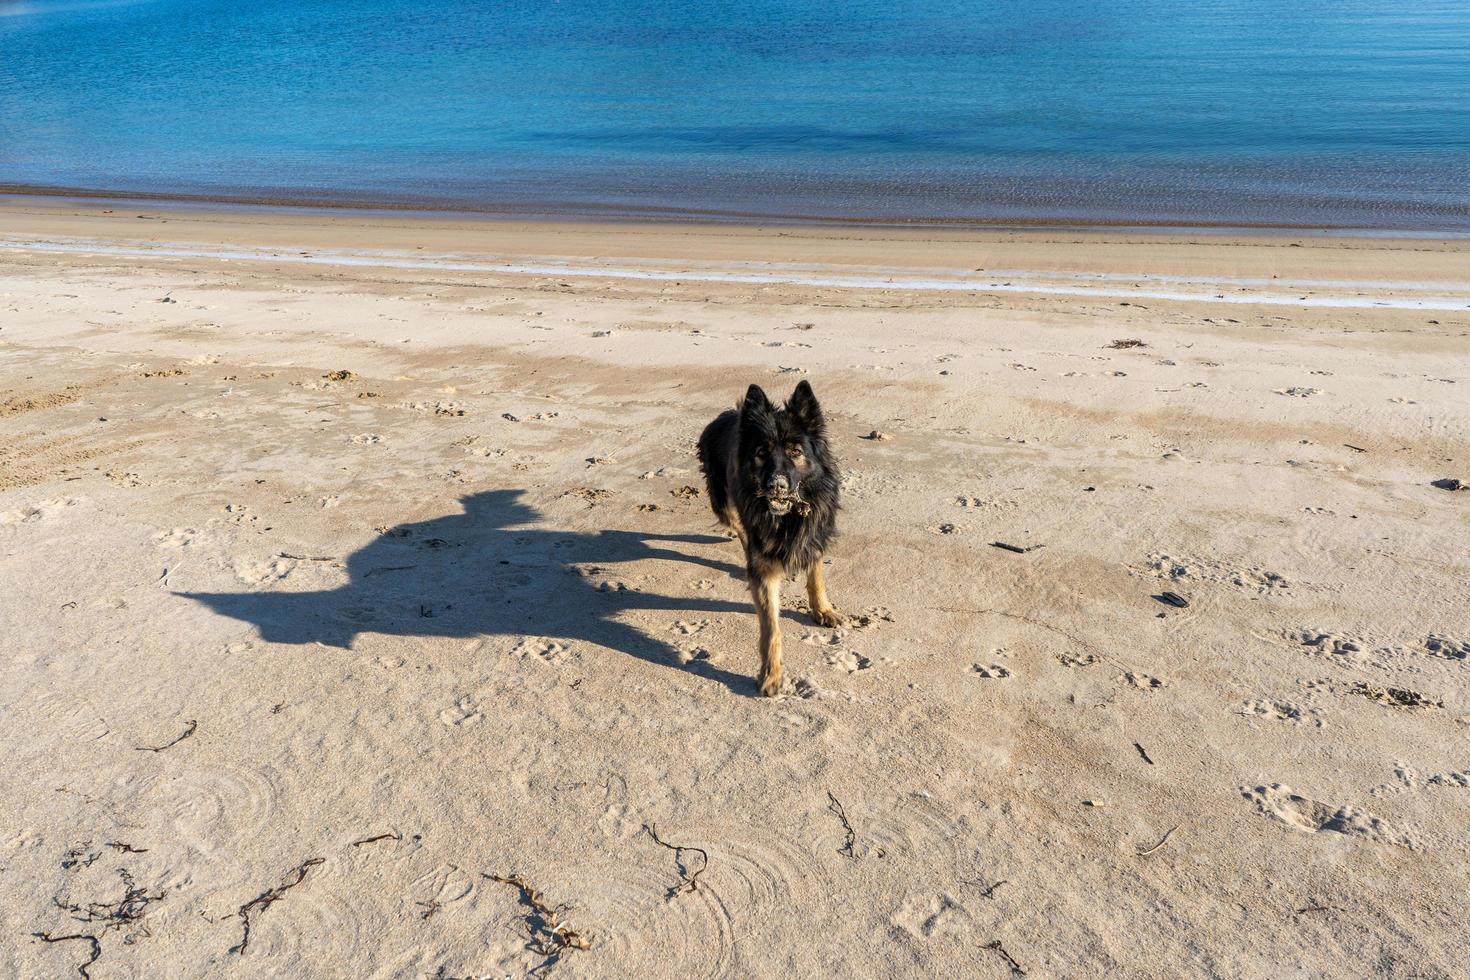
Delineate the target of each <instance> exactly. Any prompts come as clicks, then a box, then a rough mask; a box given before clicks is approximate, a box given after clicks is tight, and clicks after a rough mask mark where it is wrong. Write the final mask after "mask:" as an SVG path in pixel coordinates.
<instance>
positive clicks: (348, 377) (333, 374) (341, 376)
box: [322, 369, 357, 381]
mask: <svg viewBox="0 0 1470 980" xmlns="http://www.w3.org/2000/svg"><path fill="white" fill-rule="evenodd" d="M322 377H324V378H326V379H327V380H328V381H356V380H357V375H355V374H353V373H352V372H351V371H348V370H345V369H344V370H341V371H328V372H327V373H326V374H324V375H322Z"/></svg>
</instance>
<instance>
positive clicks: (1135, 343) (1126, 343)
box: [1105, 303, 1148, 350]
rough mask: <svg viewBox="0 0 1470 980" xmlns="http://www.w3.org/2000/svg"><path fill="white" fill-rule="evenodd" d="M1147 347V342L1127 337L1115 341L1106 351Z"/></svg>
mask: <svg viewBox="0 0 1470 980" xmlns="http://www.w3.org/2000/svg"><path fill="white" fill-rule="evenodd" d="M1120 305H1122V306H1127V305H1128V304H1127V303H1123V304H1120ZM1147 346H1148V344H1147V342H1145V341H1142V340H1139V339H1138V338H1137V337H1125V338H1123V339H1122V340H1115V341H1113V342H1112V343H1111V344H1108V346H1107V347H1106V348H1105V350H1128V349H1129V348H1132V347H1147Z"/></svg>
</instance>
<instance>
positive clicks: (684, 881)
mask: <svg viewBox="0 0 1470 980" xmlns="http://www.w3.org/2000/svg"><path fill="white" fill-rule="evenodd" d="M643 829H644V830H646V831H648V836H649V837H652V838H653V841H654V843H655V844H658V845H660V846H662V847H667V848H668V849H669V850H671V851H673V852H674V863H675V864H677V865H678V866H679V883H678V884H677V885H670V886H669V891H668V894H666V895H665V896H664V897H665V898H666V899H669V900H670V901H672V900H673V899H674V898H675V897H676V896H677V895H679V894H680V893H681V892H686V891H689V892H692V891H696V890H697V889H698V888H699V876H700V875H702V874H704V870H705V869H706V868H708V867H709V852H708V851H706V850H705V849H704V848H702V847H691V846H689V845H688V844H670V843H668V842H667V841H665V840H663V839H662V838H660V837H659V836H658V829H657V828H655V827H652V826H649V825H648V824H644V825H643ZM685 851H693V852H695V853H697V854H698V855H699V856H700V857H701V858H702V859H703V861H704V863H703V864H701V865H700V866H699V867H698V868H697V869H696V870H695V871H694V873H693V874H690V872H689V869H688V867H687V866H686V865H685V864H684V852H685Z"/></svg>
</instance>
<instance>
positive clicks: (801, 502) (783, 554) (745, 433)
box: [699, 381, 842, 698]
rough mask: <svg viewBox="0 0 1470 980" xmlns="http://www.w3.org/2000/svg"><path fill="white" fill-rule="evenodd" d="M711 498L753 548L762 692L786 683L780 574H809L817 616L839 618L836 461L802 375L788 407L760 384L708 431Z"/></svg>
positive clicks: (748, 566)
mask: <svg viewBox="0 0 1470 980" xmlns="http://www.w3.org/2000/svg"><path fill="white" fill-rule="evenodd" d="M699 464H700V468H701V469H703V470H704V477H705V482H706V484H707V486H708V488H709V502H710V506H711V507H712V508H714V512H715V517H717V518H718V519H719V521H720V523H721V524H724V525H725V526H726V527H728V528H731V529H732V530H733V531H734V532H735V534H736V536H738V537H739V538H740V544H741V545H742V546H743V547H744V548H745V570H746V575H747V578H748V581H749V584H750V594H751V597H752V598H753V599H754V600H755V610H756V613H757V614H758V615H759V616H760V627H761V638H760V655H761V671H760V678H759V682H760V691H761V694H763V695H765V696H766V697H768V698H769V697H775V696H776V695H777V694H778V693H780V690H781V579H782V578H783V577H784V576H786V575H788V574H791V575H795V574H799V573H801V572H805V573H806V594H807V600H808V601H809V603H810V606H811V614H812V618H813V619H814V620H816V622H817V623H818V624H819V625H821V626H828V627H833V626H838V625H840V624H841V622H842V617H841V616H839V615H838V613H837V610H836V609H834V608H832V603H831V602H830V601H828V599H827V586H826V583H825V581H824V580H823V577H822V554H823V553H824V552H825V551H826V550H827V545H828V544H829V543H830V542H831V540H832V537H833V536H834V535H835V534H836V530H837V488H838V484H839V483H840V477H839V474H838V472H837V460H836V458H835V457H834V456H833V455H832V451H831V449H829V448H828V446H827V424H826V420H825V419H823V417H822V407H821V406H820V405H818V404H817V396H816V395H814V394H812V386H811V385H809V384H807V383H806V382H805V381H802V382H801V383H800V384H798V385H797V386H796V391H795V392H793V393H792V395H791V398H790V399H789V400H788V401H787V402H786V404H785V406H784V407H779V408H778V407H777V406H776V405H774V404H772V402H771V400H770V399H769V398H767V397H766V393H765V392H764V391H762V390H761V389H760V386H759V385H751V386H750V389H749V390H748V391H746V393H745V397H744V398H743V399H742V400H741V401H740V403H739V404H738V405H737V406H736V407H735V408H734V409H733V410H730V411H726V412H722V413H721V414H720V416H719V417H718V418H716V419H715V420H714V421H713V422H711V423H710V424H709V425H708V426H706V427H705V430H704V433H703V434H702V435H700V437H699Z"/></svg>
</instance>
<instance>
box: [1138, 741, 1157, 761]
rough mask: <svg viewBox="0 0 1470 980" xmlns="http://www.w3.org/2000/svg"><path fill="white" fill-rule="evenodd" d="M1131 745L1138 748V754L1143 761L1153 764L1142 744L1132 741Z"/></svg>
mask: <svg viewBox="0 0 1470 980" xmlns="http://www.w3.org/2000/svg"><path fill="white" fill-rule="evenodd" d="M1133 747H1134V748H1135V749H1137V750H1138V754H1139V756H1140V757H1142V759H1143V761H1144V762H1147V763H1148V764H1149V765H1153V764H1154V760H1152V759H1150V758H1149V757H1148V750H1147V749H1145V748H1144V747H1143V746H1142V745H1140V744H1139V743H1137V742H1134V743H1133Z"/></svg>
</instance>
